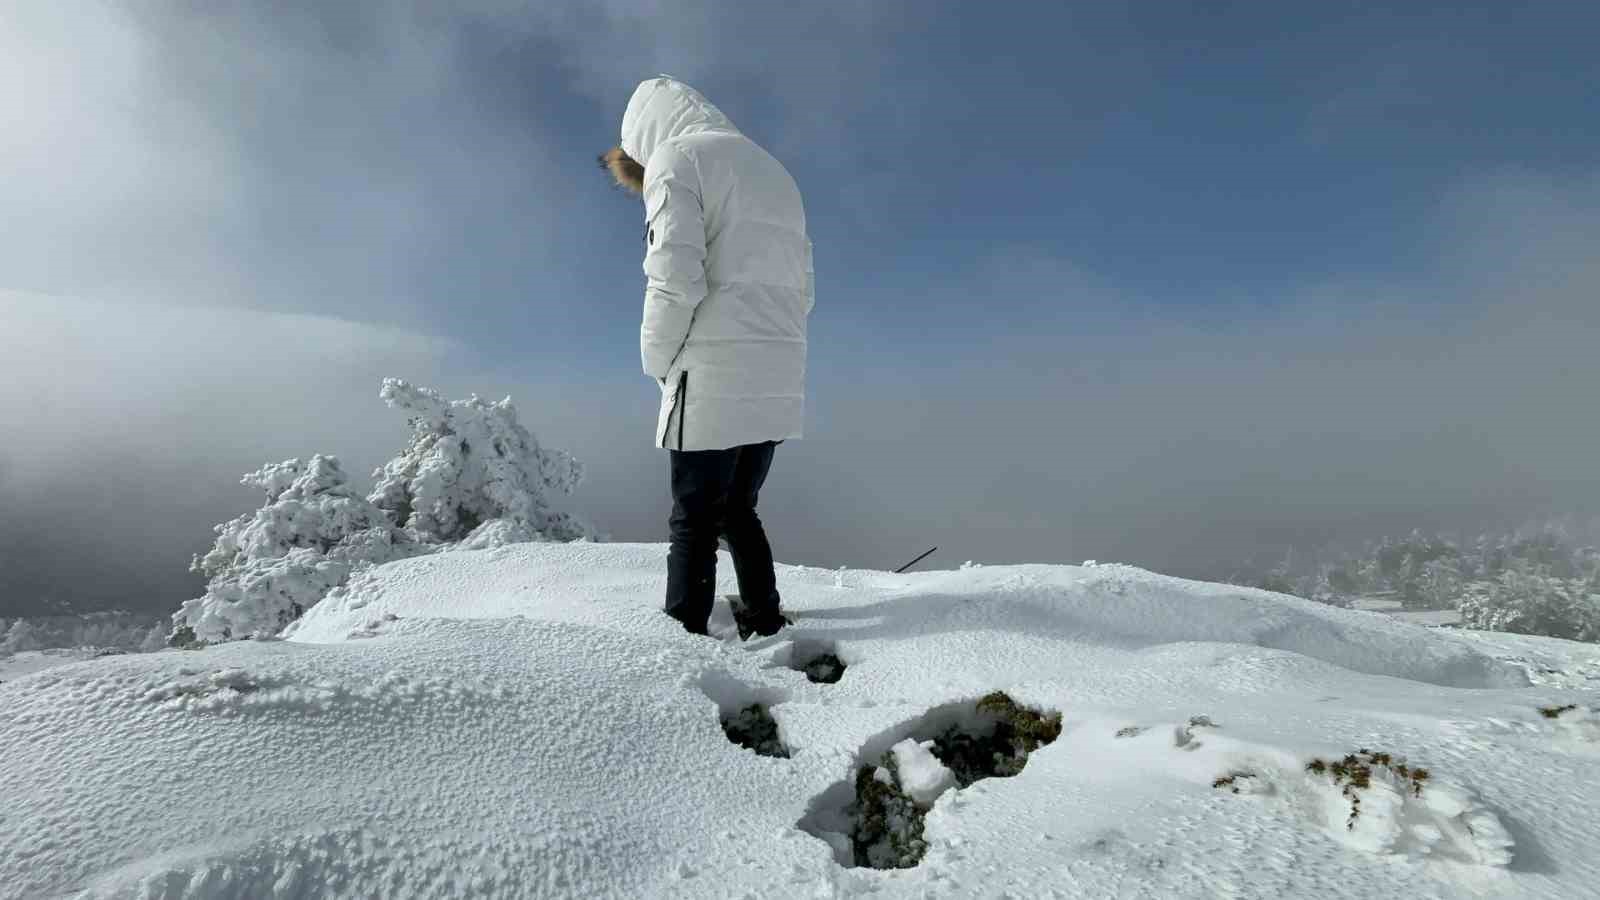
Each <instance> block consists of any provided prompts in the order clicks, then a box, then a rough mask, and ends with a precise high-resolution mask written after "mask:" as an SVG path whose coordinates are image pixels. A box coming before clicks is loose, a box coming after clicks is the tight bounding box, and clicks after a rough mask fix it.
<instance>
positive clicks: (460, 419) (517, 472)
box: [371, 378, 588, 545]
mask: <svg viewBox="0 0 1600 900" xmlns="http://www.w3.org/2000/svg"><path fill="white" fill-rule="evenodd" d="M381 396H382V397H383V401H384V402H385V403H387V404H389V405H390V406H391V407H393V408H395V409H400V410H404V411H406V412H408V413H410V414H411V445H410V446H409V447H407V448H406V449H405V450H404V451H403V452H402V453H401V454H400V455H399V456H397V457H395V458H394V459H392V460H390V461H389V462H388V463H387V464H385V465H384V466H383V467H382V468H381V469H379V470H378V471H377V472H374V473H373V477H374V478H376V479H377V485H376V487H374V489H373V491H372V495H371V500H372V502H373V503H375V504H376V505H377V506H378V508H380V509H382V510H384V511H386V512H388V513H389V514H390V516H391V519H392V521H393V522H394V524H396V525H399V526H402V527H404V528H407V529H409V530H410V531H411V532H412V533H413V534H414V535H416V537H417V538H418V539H419V540H424V541H428V542H434V543H451V542H455V541H463V540H469V539H471V540H472V541H473V543H474V544H475V545H484V544H486V543H490V544H492V543H494V542H496V541H498V542H501V543H504V542H506V541H507V540H508V539H509V540H516V541H525V540H556V541H565V540H574V539H576V538H580V537H585V536H587V534H588V532H587V531H586V530H585V528H584V527H583V526H582V525H581V524H580V523H579V522H578V521H577V520H576V519H574V518H572V517H571V516H569V515H567V514H566V513H561V512H556V511H554V510H552V509H551V508H550V503H549V492H551V491H554V492H556V493H560V494H568V493H571V492H572V491H573V489H574V488H576V487H577V486H578V483H579V481H581V480H582V478H583V467H582V466H581V465H579V463H578V462H577V460H575V459H573V458H572V457H571V456H568V455H567V454H566V453H562V452H560V451H556V450H548V449H546V448H544V447H541V446H540V445H539V442H538V441H537V440H535V439H534V437H533V435H532V434H529V433H528V430H527V429H526V428H524V427H522V425H521V423H519V422H518V421H517V410H516V407H514V406H512V405H511V398H509V397H507V398H506V399H504V400H501V401H500V402H498V403H487V402H485V401H483V400H480V399H478V397H477V396H472V397H469V398H467V399H466V400H456V401H450V400H446V399H445V398H444V397H442V396H440V395H439V394H438V393H436V392H434V391H431V390H428V389H427V388H420V387H416V386H414V385H411V384H408V383H407V382H405V381H402V380H400V379H398V378H387V379H384V382H383V391H382V394H381ZM496 520H503V521H502V523H501V524H498V525H493V526H492V527H491V526H490V523H493V522H495V521H496ZM479 529H487V530H486V531H485V532H484V534H480V535H476V536H474V532H475V531H478V530H479Z"/></svg>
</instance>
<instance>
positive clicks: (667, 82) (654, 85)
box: [600, 75, 739, 192]
mask: <svg viewBox="0 0 1600 900" xmlns="http://www.w3.org/2000/svg"><path fill="white" fill-rule="evenodd" d="M710 131H725V132H729V133H732V134H738V133H739V129H738V128H735V127H734V125H733V123H732V122H731V121H729V120H728V117H727V116H725V115H723V113H722V110H720V109H717V108H716V106H714V105H712V103H711V101H710V100H707V99H706V98H705V97H704V96H702V95H701V93H700V92H699V91H697V90H695V89H694V88H692V87H690V86H688V85H687V84H684V83H683V82H681V81H679V80H677V79H675V78H672V77H670V76H667V75H660V76H657V77H655V78H651V79H649V80H648V81H645V82H642V83H641V84H640V85H639V87H638V88H636V89H635V90H634V92H633V96H632V97H631V98H630V99H629V100H628V108H627V111H626V112H624V113H623V114H622V134H621V138H622V140H621V144H620V145H619V146H617V147H613V148H612V149H610V150H607V151H606V152H605V153H604V154H602V155H601V157H600V161H601V163H602V164H603V165H605V167H606V168H607V169H608V170H610V172H611V174H612V177H614V178H616V180H617V183H618V184H620V185H622V186H623V187H626V188H628V189H630V190H632V191H634V192H639V191H642V190H644V170H645V169H646V168H647V167H648V166H649V165H650V156H651V154H653V153H655V151H656V148H657V147H659V146H661V144H662V142H663V141H666V140H669V139H671V138H675V137H681V136H683V135H686V134H701V133H704V132H710Z"/></svg>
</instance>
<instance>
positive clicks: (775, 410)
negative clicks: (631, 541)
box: [600, 76, 815, 636]
mask: <svg viewBox="0 0 1600 900" xmlns="http://www.w3.org/2000/svg"><path fill="white" fill-rule="evenodd" d="M600 160H601V165H602V166H603V167H604V168H605V169H607V170H609V171H610V172H611V174H612V176H613V177H614V178H615V180H616V182H617V183H618V184H619V185H621V186H622V187H623V188H626V189H627V190H629V191H631V192H634V193H637V194H639V195H640V196H641V197H642V198H643V200H644V220H645V233H644V239H645V256H644V273H645V292H644V321H643V324H642V325H641V327H640V329H639V347H640V353H641V356H642V358H643V362H644V372H645V374H646V375H649V376H650V377H652V378H654V379H655V380H656V382H657V384H659V385H660V388H661V408H660V412H659V415H658V416H657V420H656V430H655V443H656V446H658V447H660V448H662V449H665V450H667V451H668V456H669V459H670V470H671V488H672V514H671V517H670V518H669V520H668V526H669V528H670V533H671V539H672V544H671V549H670V550H669V552H668V555H667V593H666V603H665V608H666V613H667V615H669V616H671V617H672V618H674V619H676V620H677V621H678V622H680V623H682V625H683V627H684V629H685V630H687V631H689V632H691V633H693V634H707V623H708V621H709V619H710V616H711V609H712V605H713V602H714V599H715V592H716V575H717V542H718V538H719V537H721V538H723V539H725V540H726V541H727V543H728V550H729V552H730V553H731V554H732V556H733V566H734V571H735V574H736V575H737V578H738V583H739V602H738V604H737V605H735V607H734V610H735V618H736V620H737V621H738V624H739V631H740V634H741V636H748V634H749V633H751V632H754V633H757V634H762V635H770V634H774V633H776V632H777V631H778V630H779V629H781V628H782V627H783V626H784V625H785V624H787V621H788V620H787V619H786V618H785V617H784V615H783V612H782V600H781V598H780V596H779V594H778V588H777V580H776V577H775V575H774V572H773V564H772V547H771V545H770V544H769V543H768V541H767V535H766V531H765V529H764V528H763V527H762V524H761V519H760V517H759V516H757V515H756V502H757V499H758V497H759V495H760V492H761V487H762V485H763V484H764V483H765V481H766V479H767V474H768V473H769V472H770V471H771V468H772V458H773V454H774V452H775V450H776V448H777V446H778V444H780V443H782V442H784V441H785V440H789V439H793V438H799V437H800V436H801V431H802V421H803V419H804V416H805V371H806V320H807V317H808V316H809V315H810V313H811V309H812V306H813V304H814V296H815V293H814V290H813V286H812V285H813V270H812V249H811V241H810V239H809V238H808V237H807V236H806V215H805V208H804V206H803V204H802V203H801V199H800V190H799V188H798V187H797V186H796V185H795V182H794V179H793V178H791V177H790V175H789V173H788V171H786V170H785V169H784V167H783V166H782V164H780V163H779V162H778V161H777V160H776V159H774V158H773V157H772V155H771V154H769V153H767V151H766V150H763V149H762V148H761V147H760V146H758V145H757V144H756V143H755V142H754V141H752V140H750V139H749V138H748V137H745V136H744V135H743V134H741V133H740V132H739V130H738V129H737V128H735V127H734V125H733V123H732V122H731V121H729V120H728V117H727V116H725V115H723V114H722V111H721V110H719V109H717V108H716V107H715V106H713V105H711V103H710V101H708V100H706V98H705V97H703V96H701V95H700V93H699V92H698V91H696V90H695V89H694V88H692V87H690V86H688V85H686V84H684V83H683V82H681V81H677V80H676V79H673V78H669V77H666V76H661V77H657V78H652V79H649V80H647V81H645V82H643V83H642V84H640V85H639V87H638V89H637V90H635V91H634V92H633V97H632V98H631V99H630V100H629V101H628V108H627V111H626V112H625V113H623V116H622V134H621V143H620V145H619V146H617V147H614V148H612V149H611V150H608V151H607V152H605V153H604V154H602V155H601V157H600Z"/></svg>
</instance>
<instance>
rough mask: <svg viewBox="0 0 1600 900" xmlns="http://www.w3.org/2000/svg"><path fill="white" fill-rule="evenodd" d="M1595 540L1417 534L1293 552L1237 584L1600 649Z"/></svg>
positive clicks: (1549, 529)
mask: <svg viewBox="0 0 1600 900" xmlns="http://www.w3.org/2000/svg"><path fill="white" fill-rule="evenodd" d="M1596 532H1597V529H1596V527H1595V523H1588V524H1586V525H1580V524H1575V523H1573V522H1560V521H1557V522H1545V523H1540V524H1536V525H1526V526H1523V527H1520V528H1516V529H1510V530H1507V531H1502V532H1484V533H1481V534H1478V535H1476V536H1473V537H1470V538H1466V537H1463V536H1461V535H1447V534H1425V533H1423V532H1421V531H1413V532H1412V533H1411V534H1410V535H1408V536H1406V537H1403V538H1393V537H1386V538H1383V539H1381V540H1378V541H1375V542H1372V543H1369V544H1366V545H1365V546H1362V547H1360V548H1358V549H1355V550H1350V549H1348V548H1345V547H1339V546H1327V547H1322V548H1319V549H1317V550H1315V551H1290V552H1288V553H1286V554H1285V555H1284V556H1283V558H1282V559H1280V560H1279V561H1278V562H1277V563H1275V564H1274V565H1272V566H1270V567H1268V568H1264V569H1257V570H1255V571H1252V570H1251V569H1250V568H1248V567H1241V569H1240V570H1239V571H1237V572H1236V573H1235V574H1234V575H1233V576H1232V577H1231V578H1229V579H1228V580H1230V581H1232V582H1233V583H1235V584H1242V585H1248V586H1250V587H1259V588H1264V589H1266V590H1270V591H1277V592H1280V593H1285V594H1294V595H1296V596H1299V597H1305V598H1307V599H1310V600H1316V601H1319V602H1322V603H1330V604H1333V605H1336V606H1349V605H1351V604H1352V603H1353V602H1354V601H1355V600H1357V599H1358V598H1363V597H1387V598H1391V599H1394V600H1397V601H1399V602H1400V604H1401V605H1402V606H1404V607H1405V608H1407V609H1459V610H1460V611H1461V615H1462V624H1463V625H1464V626H1465V627H1468V628H1481V629H1488V630H1493V631H1512V632H1518V633H1522V634H1542V635H1547V636H1550V637H1562V638H1570V639H1574V640H1583V641H1600V549H1597V547H1596V544H1597V543H1600V542H1597V541H1596Z"/></svg>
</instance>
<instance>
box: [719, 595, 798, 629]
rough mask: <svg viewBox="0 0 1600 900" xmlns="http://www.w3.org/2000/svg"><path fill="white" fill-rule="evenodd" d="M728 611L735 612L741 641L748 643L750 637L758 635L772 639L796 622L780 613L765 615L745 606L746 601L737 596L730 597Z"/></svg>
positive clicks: (735, 620) (734, 622)
mask: <svg viewBox="0 0 1600 900" xmlns="http://www.w3.org/2000/svg"><path fill="white" fill-rule="evenodd" d="M727 599H728V609H730V610H731V611H732V612H733V624H734V625H735V626H736V627H737V628H738V629H739V640H741V641H747V640H749V639H750V635H752V634H758V635H760V636H762V637H771V636H772V635H775V634H777V633H778V632H779V631H780V630H782V629H783V627H784V626H785V625H793V624H794V620H793V619H791V618H789V617H788V616H786V615H784V614H783V613H782V612H780V611H774V612H772V613H770V614H767V615H763V614H761V613H758V612H756V611H754V610H752V609H750V608H749V607H747V606H745V605H744V601H743V600H742V599H740V597H739V596H738V595H737V594H729V595H728V598H727Z"/></svg>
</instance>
